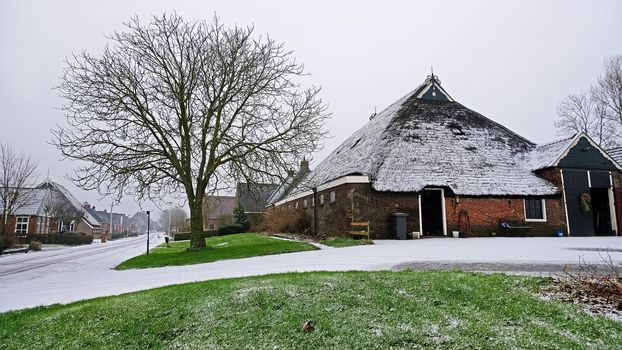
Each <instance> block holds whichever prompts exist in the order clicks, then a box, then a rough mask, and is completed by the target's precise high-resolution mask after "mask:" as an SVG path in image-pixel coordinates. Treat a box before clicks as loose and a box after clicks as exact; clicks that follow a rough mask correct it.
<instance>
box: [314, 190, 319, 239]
mask: <svg viewBox="0 0 622 350" xmlns="http://www.w3.org/2000/svg"><path fill="white" fill-rule="evenodd" d="M318 204H319V203H318V201H317V187H313V233H314V234H315V235H316V236H317V235H318V228H317V206H318Z"/></svg>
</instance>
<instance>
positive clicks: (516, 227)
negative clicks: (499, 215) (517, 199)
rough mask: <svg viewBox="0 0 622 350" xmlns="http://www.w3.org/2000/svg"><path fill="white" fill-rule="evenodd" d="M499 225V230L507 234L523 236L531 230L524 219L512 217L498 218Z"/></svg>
mask: <svg viewBox="0 0 622 350" xmlns="http://www.w3.org/2000/svg"><path fill="white" fill-rule="evenodd" d="M499 227H500V228H501V232H502V233H505V234H506V235H507V236H514V235H520V236H524V235H525V234H526V233H527V232H529V231H530V230H531V226H528V225H527V224H526V223H525V222H524V221H522V220H512V219H499Z"/></svg>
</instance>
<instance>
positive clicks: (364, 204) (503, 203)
mask: <svg viewBox="0 0 622 350" xmlns="http://www.w3.org/2000/svg"><path fill="white" fill-rule="evenodd" d="M546 176H550V177H554V176H558V177H559V172H558V171H557V172H555V171H552V172H550V173H547V175H546ZM554 181H556V180H554ZM560 181H561V180H560ZM331 191H334V192H335V197H336V201H335V202H334V203H331V202H330V192H331ZM322 194H323V195H324V204H323V205H319V197H320V195H322ZM446 196H447V192H446ZM312 197H313V196H312V195H309V196H307V197H304V198H299V199H297V200H295V201H291V202H289V203H285V204H283V205H281V207H284V208H285V209H287V208H288V207H289V208H290V209H291V210H296V203H298V210H301V211H303V212H305V213H306V214H307V215H308V216H309V217H310V218H311V222H313V220H312V218H313V206H312ZM305 199H306V200H307V207H306V208H304V200H305ZM317 204H318V232H319V233H325V234H327V235H329V236H347V235H348V230H349V223H350V222H351V221H352V220H355V221H370V229H371V231H372V237H373V238H391V237H392V236H391V214H393V213H396V212H401V213H406V214H408V215H409V217H408V221H407V230H408V232H414V231H419V197H418V195H417V194H416V193H398V192H377V191H374V190H373V189H371V186H370V185H369V184H343V185H340V186H337V187H334V188H331V189H329V190H326V191H320V192H318V202H317ZM463 209H464V210H466V211H467V212H468V214H469V219H470V224H471V229H472V230H473V232H474V233H475V234H477V235H490V233H491V232H496V233H499V219H511V220H516V221H524V218H525V213H524V204H523V198H520V197H493V198H491V197H460V198H459V199H458V200H456V198H455V197H446V198H445V211H446V218H447V232H448V234H449V233H450V232H451V231H454V230H458V215H459V213H460V211H461V210H463ZM546 214H547V222H529V223H528V225H529V226H531V227H532V229H531V231H530V235H547V236H551V235H553V234H554V233H555V231H557V230H558V229H560V228H561V229H562V230H564V232H566V217H565V212H564V206H563V201H562V198H561V195H559V196H555V197H553V198H547V199H546ZM309 231H310V232H313V228H312V227H311V228H310V230H309Z"/></svg>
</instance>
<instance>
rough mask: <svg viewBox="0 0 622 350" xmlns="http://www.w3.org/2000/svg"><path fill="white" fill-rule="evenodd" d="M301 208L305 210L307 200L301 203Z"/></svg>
mask: <svg viewBox="0 0 622 350" xmlns="http://www.w3.org/2000/svg"><path fill="white" fill-rule="evenodd" d="M302 207H303V208H306V207H307V200H306V199H305V200H303V201H302Z"/></svg>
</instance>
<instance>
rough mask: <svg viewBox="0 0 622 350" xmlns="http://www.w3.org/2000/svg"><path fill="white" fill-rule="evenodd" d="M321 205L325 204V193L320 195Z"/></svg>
mask: <svg viewBox="0 0 622 350" xmlns="http://www.w3.org/2000/svg"><path fill="white" fill-rule="evenodd" d="M320 205H324V195H323V194H321V195H320Z"/></svg>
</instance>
